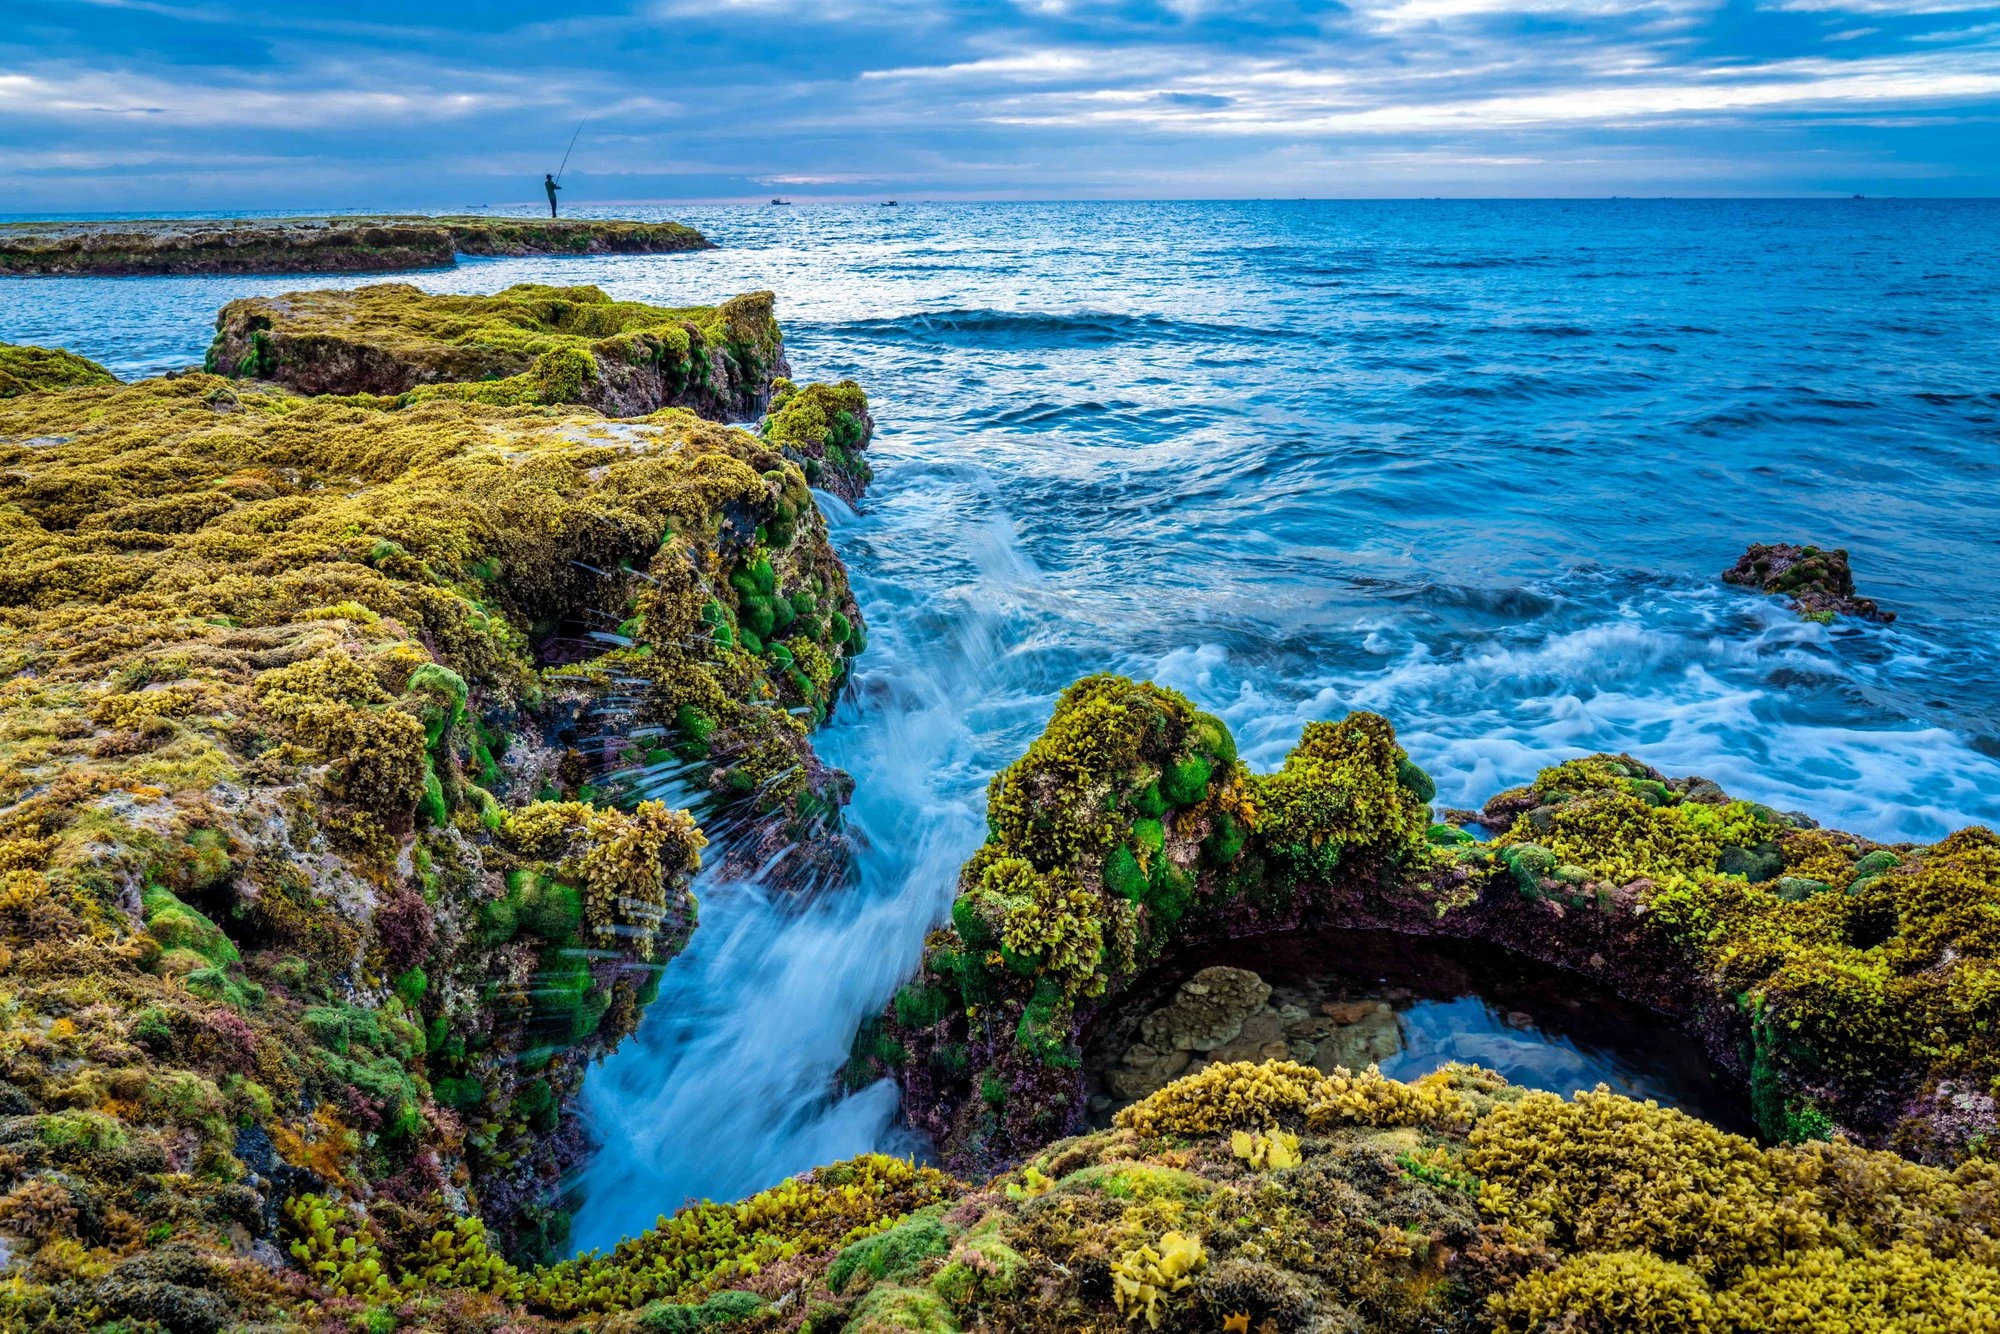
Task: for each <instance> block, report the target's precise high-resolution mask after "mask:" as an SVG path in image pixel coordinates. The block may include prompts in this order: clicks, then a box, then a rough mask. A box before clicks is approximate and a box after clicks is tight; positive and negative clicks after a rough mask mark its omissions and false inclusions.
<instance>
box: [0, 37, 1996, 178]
mask: <svg viewBox="0 0 2000 1334" xmlns="http://www.w3.org/2000/svg"><path fill="white" fill-rule="evenodd" d="M0 10H4V17H5V20H6V21H5V22H4V23H0V182H4V186H5V190H6V196H5V197H6V201H7V202H6V203H4V204H0V210H4V211H6V212H37V211H50V210H82V209H132V210H170V209H203V208H302V209H304V208H325V207H341V206H347V207H369V208H376V207H381V208H388V207H408V206H416V207H446V208H450V207H461V206H465V205H470V204H494V205H499V204H504V203H510V202H522V201H530V200H532V199H533V198H534V194H533V186H534V183H535V182H536V181H538V180H539V177H540V173H541V172H543V171H545V170H548V169H551V168H553V167H554V166H555V165H556V162H557V160H558V159H559V158H560V156H561V154H562V150H563V146H564V144H565V142H566V141H567V140H568V138H569V135H570V132H571V130H572V129H574V128H575V126H576V124H577V122H578V120H579V118H581V117H583V116H584V115H586V114H588V115H589V116H590V117H591V120H590V122H589V124H588V125H587V126H586V128H585V129H584V132H583V137H582V140H581V141H580V142H579V144H578V146H577V150H576V156H575V158H574V160H573V161H572V163H571V165H570V169H569V175H568V177H567V179H566V181H565V184H566V185H567V186H568V187H569V188H568V191H567V193H566V194H565V199H566V201H569V202H572V203H576V204H584V203H593V202H601V203H615V202H632V201H651V200H711V199H754V198H761V197H768V196H770V195H772V194H777V193H782V194H784V195H786V196H788V197H791V198H794V199H801V200H804V199H810V198H815V197H826V198H848V199H876V198H882V197H886V196H899V197H902V198H906V199H915V198H929V199H942V198H1093V197H1138V198H1160V197H1246V196H1247V197H1254V196H1285V197H1289V196H1299V195H1314V196H1384V195H1387V196H1408V195H1607V194H1794V193H1834V194H1846V193H1850V192H1855V191H1859V192H1863V193H1868V194H1902V195H1916V194H1927V195H1964V194H1979V195H1991V194H1996V193H2000V4H1984V5H1975V4H1971V3H1962V2H1961V0H1731V2H1729V3H1715V2H1713V0H1348V3H1345V4H1341V3H1331V2H1330V0H1296V2H1294V3H1281V2H1280V0H1152V2H1150V3H1145V2H1139V0H1012V2H1011V3H1009V2H1003V0H985V2H983V3H982V2H978V0H974V2H971V3H955V4H954V3H908V2H906V0H886V2H882V3H853V2H852V0H810V2H795V0H581V2H580V3H571V4H563V3H560V2H559V0H544V2H540V3H533V4H528V3H516V2H514V0H506V2H503V3H491V4H479V5H454V4H449V3H427V4H414V3H395V4H391V3H383V2H382V0H346V2H345V3H319V2H317V0H0Z"/></svg>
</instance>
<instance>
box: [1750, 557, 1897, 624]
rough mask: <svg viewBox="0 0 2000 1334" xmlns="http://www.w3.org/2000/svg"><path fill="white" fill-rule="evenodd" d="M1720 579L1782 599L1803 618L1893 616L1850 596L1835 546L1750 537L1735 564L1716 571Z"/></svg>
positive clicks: (1848, 576)
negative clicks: (1818, 545) (1748, 543)
mask: <svg viewBox="0 0 2000 1334" xmlns="http://www.w3.org/2000/svg"><path fill="white" fill-rule="evenodd" d="M1722 579H1723V582H1724V583H1731V584H1739V585H1742V586H1743V587H1746V588H1754V589H1756V590H1758V591H1759V592H1762V593H1774V594H1777V595H1779V596H1782V597H1785V598H1788V599H1790V601H1791V605H1792V608H1793V609H1794V610H1795V611H1797V612H1798V613H1799V614H1800V615H1801V616H1803V617H1805V618H1806V619H1807V620H1815V621H1817V620H1831V619H1832V618H1833V617H1835V616H1855V617H1859V618H1861V619H1863V620H1870V621H1882V622H1885V623H1886V622H1888V621H1893V620H1895V619H1896V613H1895V612H1893V611H1884V610H1883V609H1882V608H1881V607H1880V606H1878V605H1877V604H1876V602H1875V601H1874V599H1872V598H1864V597H1857V596H1856V595H1855V592H1854V572H1853V571H1852V570H1851V569H1850V568H1849V566H1848V563H1847V552H1846V550H1845V549H1844V548H1841V547H1833V548H1822V547H1815V546H1799V545H1796V544H1794V543H1790V542H1777V543H1770V544H1766V543H1763V542H1752V543H1751V544H1750V547H1749V549H1748V550H1747V551H1745V552H1744V553H1743V554H1742V555H1741V556H1739V557H1737V558H1736V563H1735V564H1734V565H1732V566H1730V567H1729V568H1728V569H1726V570H1724V571H1723V572H1722Z"/></svg>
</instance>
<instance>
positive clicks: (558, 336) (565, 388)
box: [207, 283, 785, 420]
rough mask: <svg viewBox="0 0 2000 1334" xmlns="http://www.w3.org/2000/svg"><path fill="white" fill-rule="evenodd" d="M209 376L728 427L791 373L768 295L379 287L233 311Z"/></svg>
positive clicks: (525, 286)
mask: <svg viewBox="0 0 2000 1334" xmlns="http://www.w3.org/2000/svg"><path fill="white" fill-rule="evenodd" d="M207 369H209V370H211V371H214V372H216V373H218V374H222V375H227V376H234V377H240V378H251V379H259V380H269V381H272V382H273V383H275V384H279V385H282V386H284V387H286V388H290V389H294V390H297V391H299V392H301V393H307V394H373V395H382V396H388V397H396V396H399V395H401V396H404V397H403V398H402V401H403V402H405V403H408V402H412V401H420V400H422V399H425V398H430V397H452V398H472V399H476V400H478V401H482V402H488V403H495V404H532V403H544V404H547V403H583V404H588V405H590V406H593V407H597V408H601V409H603V410H604V411H606V412H609V413H612V414H614V415H618V416H634V415H640V414H643V413H647V412H651V411H655V410H657V409H659V408H663V407H669V406H683V407H688V408H692V409H694V410H696V411H698V412H701V413H702V414H703V415H705V416H711V417H716V418H718V419H729V420H733V419H741V418H749V417H754V416H756V415H758V414H759V413H760V412H761V411H762V410H763V407H764V406H765V404H766V403H767V401H768V399H769V397H770V393H771V383H772V380H773V379H774V378H775V377H778V376H782V375H783V374H784V373H785V362H784V343H783V338H782V336H781V335H780V333H779V330H778V324H777V320H776V319H775V318H774V316H773V297H772V294H771V293H769V292H752V293H749V294H748V295H745V296H739V297H733V298H731V299H730V300H728V301H725V302H723V303H722V304H721V305H719V306H692V307H685V308H670V307H664V306H649V305H645V304H642V303H640V302H636V301H613V300H612V299H611V298H610V297H608V296H606V295H605V294H604V293H603V292H602V291H600V290H599V289H597V288H595V287H547V286H543V285H540V284H534V283H522V284H518V285H516V286H514V287H510V288H507V289H506V290H505V291H502V292H498V293H495V294H494V295H491V296H460V295H433V294H430V293H426V292H424V291H422V290H420V289H419V288H416V287H414V286H411V285H410V284H408V283H378V284H374V285H372V286H367V287H358V288H353V289H350V290H344V291H313V292H287V293H285V294H284V295H282V296H276V297H246V298H244V299H242V300H238V301H232V302H230V303H229V304H228V305H227V306H224V307H223V308H222V311H221V313H220V314H219V315H218V316H217V317H216V335H215V341H214V343H213V344H212V345H211V346H210V348H209V351H208V360H207Z"/></svg>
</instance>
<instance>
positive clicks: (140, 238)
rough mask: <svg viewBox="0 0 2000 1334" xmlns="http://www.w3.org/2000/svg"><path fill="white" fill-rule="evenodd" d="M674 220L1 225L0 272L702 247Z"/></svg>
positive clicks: (299, 267)
mask: <svg viewBox="0 0 2000 1334" xmlns="http://www.w3.org/2000/svg"><path fill="white" fill-rule="evenodd" d="M709 248H710V247H709V242H708V240H707V238H705V237H704V236H702V234H701V233H700V232H698V231H696V230H695V229H694V228H692V227H686V226H682V225H681V224H680V223H677V222H623V221H618V220H614V219H602V218H506V217H428V216H421V215H420V216H407V217H395V216H391V217H360V216H340V217H331V218H257V219H207V218H202V219H173V220H165V219H161V220H152V221H127V220H120V221H117V222H14V223H4V224H0V273H14V274H149V273H150V274H161V273H217V274H220V273H393V272H397V271H399V270H406V269H431V268H449V267H450V266H451V265H453V264H454V263H456V262H457V256H458V255H460V254H467V255H653V254H667V253H672V252H675V251H683V250H705V249H709Z"/></svg>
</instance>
